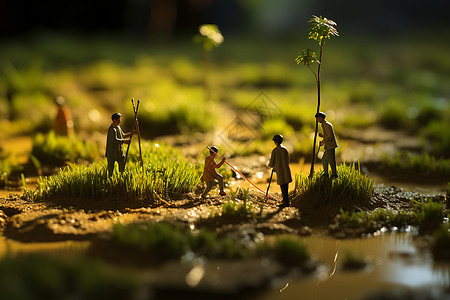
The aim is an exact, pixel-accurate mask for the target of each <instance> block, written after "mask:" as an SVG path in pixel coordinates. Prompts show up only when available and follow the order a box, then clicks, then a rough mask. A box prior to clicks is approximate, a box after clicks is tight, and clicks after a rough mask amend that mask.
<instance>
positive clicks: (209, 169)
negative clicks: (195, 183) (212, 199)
mask: <svg viewBox="0 0 450 300" xmlns="http://www.w3.org/2000/svg"><path fill="white" fill-rule="evenodd" d="M213 151H214V152H215V153H218V152H219V149H218V148H217V147H216V146H212V147H211V148H210V150H209V155H208V156H207V157H206V158H205V168H204V170H203V175H202V180H203V181H206V188H205V190H204V191H203V194H202V199H205V198H206V195H207V194H208V193H209V191H211V189H212V187H213V184H214V179H215V180H217V181H218V182H219V188H220V195H221V196H224V195H226V193H225V191H224V190H223V176H222V175H220V174H219V173H217V172H216V169H218V168H220V167H221V166H222V165H223V163H224V162H225V157H224V158H222V160H221V161H220V162H219V163H216V162H215V161H214V158H215V156H216V154H214V152H213Z"/></svg>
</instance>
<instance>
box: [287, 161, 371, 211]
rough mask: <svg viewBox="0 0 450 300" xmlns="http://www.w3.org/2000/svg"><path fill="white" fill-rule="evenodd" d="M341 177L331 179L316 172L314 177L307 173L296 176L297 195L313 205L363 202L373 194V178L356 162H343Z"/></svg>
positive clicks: (295, 190)
mask: <svg viewBox="0 0 450 300" xmlns="http://www.w3.org/2000/svg"><path fill="white" fill-rule="evenodd" d="M337 172H338V174H339V178H337V179H334V180H332V179H330V178H327V177H324V176H321V174H320V173H316V174H315V175H314V176H313V177H312V178H309V177H308V176H307V175H305V174H296V176H295V189H294V193H295V195H297V196H299V199H300V201H306V202H309V203H310V204H313V205H322V204H345V203H361V202H366V201H368V200H369V199H370V197H371V196H372V194H373V180H371V179H369V178H368V177H367V176H365V175H363V174H362V173H361V171H360V170H359V169H356V168H355V165H354V164H351V165H345V164H341V165H340V166H338V168H337Z"/></svg>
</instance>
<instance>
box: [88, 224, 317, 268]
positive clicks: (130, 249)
mask: <svg viewBox="0 0 450 300" xmlns="http://www.w3.org/2000/svg"><path fill="white" fill-rule="evenodd" d="M106 242H107V243H108V245H109V246H108V247H109V250H110V251H119V252H120V253H121V254H122V255H125V256H127V255H130V256H136V255H137V256H139V257H141V258H142V259H144V261H147V262H150V263H161V262H163V261H167V260H173V259H180V258H181V257H182V256H183V255H185V254H186V253H192V254H194V256H196V257H201V256H203V257H207V258H224V259H243V258H244V259H245V258H251V257H260V258H263V257H265V258H272V259H274V260H276V261H278V262H281V263H282V264H284V265H286V266H288V267H292V266H299V265H302V264H304V263H306V262H308V261H310V260H311V255H310V254H309V252H308V249H307V247H306V246H305V245H304V244H303V243H300V242H299V241H297V240H296V239H294V238H289V237H276V238H275V240H274V241H271V242H261V241H260V242H257V244H256V247H255V244H254V243H253V242H251V243H249V242H248V241H247V242H243V241H241V240H239V239H238V238H236V237H234V236H218V235H217V234H216V233H215V232H213V231H211V230H209V229H206V228H202V229H195V230H189V229H187V228H184V227H181V226H176V225H171V224H168V223H143V224H130V225H122V224H115V225H114V229H113V232H112V234H111V236H110V237H108V238H107V240H106ZM93 247H95V244H94V245H93Z"/></svg>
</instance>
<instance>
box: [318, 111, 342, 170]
mask: <svg viewBox="0 0 450 300" xmlns="http://www.w3.org/2000/svg"><path fill="white" fill-rule="evenodd" d="M315 117H316V120H317V122H319V123H320V124H321V125H322V130H323V133H319V136H320V137H321V138H323V139H322V140H321V141H320V144H319V145H320V146H323V148H324V149H325V153H324V154H323V157H322V164H323V176H325V177H328V164H329V165H330V167H331V178H333V179H334V178H338V175H337V170H336V153H335V149H336V148H337V147H338V144H337V141H336V136H335V135H334V129H333V125H332V124H331V123H330V122H328V121H327V120H325V118H326V115H325V113H323V112H318V113H316V115H315Z"/></svg>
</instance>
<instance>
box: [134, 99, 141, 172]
mask: <svg viewBox="0 0 450 300" xmlns="http://www.w3.org/2000/svg"><path fill="white" fill-rule="evenodd" d="M140 102H141V100H140V99H138V101H137V103H138V105H139V103H140ZM131 103H133V111H134V114H135V118H136V131H137V135H138V145H139V162H140V164H141V167H142V166H143V165H144V161H143V160H142V150H141V130H140V128H139V120H138V117H137V114H138V112H137V109H136V107H135V105H134V99H133V98H131Z"/></svg>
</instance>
